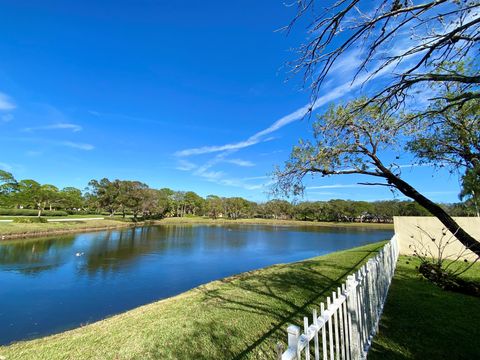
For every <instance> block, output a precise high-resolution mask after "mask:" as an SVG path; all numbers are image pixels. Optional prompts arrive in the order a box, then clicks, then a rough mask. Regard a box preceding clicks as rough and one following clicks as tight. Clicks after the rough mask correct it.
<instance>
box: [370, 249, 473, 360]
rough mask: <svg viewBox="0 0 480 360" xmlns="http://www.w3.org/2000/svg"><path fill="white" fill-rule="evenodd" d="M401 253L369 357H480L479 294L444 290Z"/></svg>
mask: <svg viewBox="0 0 480 360" xmlns="http://www.w3.org/2000/svg"><path fill="white" fill-rule="evenodd" d="M415 265H417V264H416V263H415V262H413V263H412V262H410V261H409V262H408V263H407V261H406V259H405V258H404V257H403V258H402V257H401V258H400V260H399V264H398V267H397V273H396V275H395V277H394V280H393V282H392V285H391V287H390V291H389V296H388V299H387V303H386V305H385V308H384V313H383V315H382V319H381V322H380V329H379V333H378V334H377V336H376V337H375V339H374V343H373V346H372V349H371V351H370V353H369V356H368V357H369V359H478V358H480V348H479V346H478V339H479V338H480V327H479V324H480V311H479V310H480V299H478V298H476V297H473V296H469V295H463V294H459V293H453V292H448V291H444V290H442V289H440V288H438V287H437V286H435V285H433V284H431V283H430V282H428V281H427V280H425V279H424V278H422V277H421V276H420V275H419V274H418V272H417V270H416V269H415Z"/></svg>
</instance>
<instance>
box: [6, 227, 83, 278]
mask: <svg viewBox="0 0 480 360" xmlns="http://www.w3.org/2000/svg"><path fill="white" fill-rule="evenodd" d="M74 240H75V237H74V236H64V237H55V238H45V239H35V240H22V241H8V242H7V243H4V244H1V245H0V269H2V270H7V271H18V272H20V273H22V274H27V275H36V274H38V273H40V272H42V271H45V270H50V269H54V268H57V267H59V266H61V265H62V264H64V263H66V262H67V261H68V258H69V257H70V256H71V252H70V251H69V249H70V248H71V246H72V244H73V243H74Z"/></svg>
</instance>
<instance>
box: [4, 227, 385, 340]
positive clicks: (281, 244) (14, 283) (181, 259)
mask: <svg viewBox="0 0 480 360" xmlns="http://www.w3.org/2000/svg"><path fill="white" fill-rule="evenodd" d="M391 235H392V232H391V231H383V230H369V229H368V230H367V229H354V228H343V229H342V228H330V229H329V228H311V227H272V226H235V225H230V226H151V227H139V228H130V229H123V230H118V231H104V232H95V233H86V234H78V235H69V236H62V237H55V238H47V239H36V240H24V241H8V242H3V243H0V324H2V326H0V344H5V343H8V342H11V341H14V340H20V339H26V338H32V337H38V336H41V335H46V334H50V333H53V332H58V331H62V330H65V329H68V328H72V327H75V326H78V325H80V324H82V323H86V322H91V321H95V320H98V319H101V318H104V317H106V316H108V315H111V314H115V313H118V312H121V311H125V310H128V309H131V308H133V307H136V306H139V305H141V304H145V303H148V302H151V301H154V300H157V299H161V298H165V297H168V296H172V295H175V294H178V293H180V292H182V291H185V290H188V289H190V288H192V287H195V286H198V285H200V284H202V283H205V282H208V281H211V280H214V279H219V278H222V277H225V276H229V275H233V274H236V273H240V272H243V271H249V270H252V269H256V268H260V267H264V266H268V265H272V264H275V263H284V262H290V261H297V260H301V259H305V258H308V257H313V256H317V255H322V254H325V253H329V252H332V251H335V250H339V249H346V248H349V247H354V246H358V245H362V244H366V243H369V242H374V241H379V240H383V239H387V238H390V237H391ZM73 308H74V309H75V310H76V311H74V312H73V311H71V309H73ZM3 324H5V325H3Z"/></svg>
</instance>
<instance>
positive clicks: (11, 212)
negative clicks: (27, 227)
mask: <svg viewBox="0 0 480 360" xmlns="http://www.w3.org/2000/svg"><path fill="white" fill-rule="evenodd" d="M0 215H6V216H37V215H38V210H35V209H0ZM42 215H43V216H68V213H66V212H65V211H57V210H44V211H42Z"/></svg>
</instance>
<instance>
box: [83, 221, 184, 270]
mask: <svg viewBox="0 0 480 360" xmlns="http://www.w3.org/2000/svg"><path fill="white" fill-rule="evenodd" d="M192 237H193V232H192V229H188V228H187V227H184V228H181V229H179V228H176V227H163V226H148V227H138V228H134V229H127V230H122V231H111V232H107V233H102V234H99V235H98V236H96V237H94V238H92V240H91V241H92V242H91V246H90V247H89V248H88V250H86V253H85V266H84V267H82V268H81V270H82V271H86V272H88V273H89V274H91V275H93V274H95V273H97V272H102V273H106V272H115V271H116V270H118V269H120V268H122V267H124V266H125V265H129V264H132V263H133V262H134V261H135V260H139V259H140V258H141V257H142V256H144V255H146V254H149V253H152V252H155V253H162V252H166V251H168V250H170V249H173V248H175V249H179V248H183V249H188V248H190V247H191V246H192V241H191V238H192Z"/></svg>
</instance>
